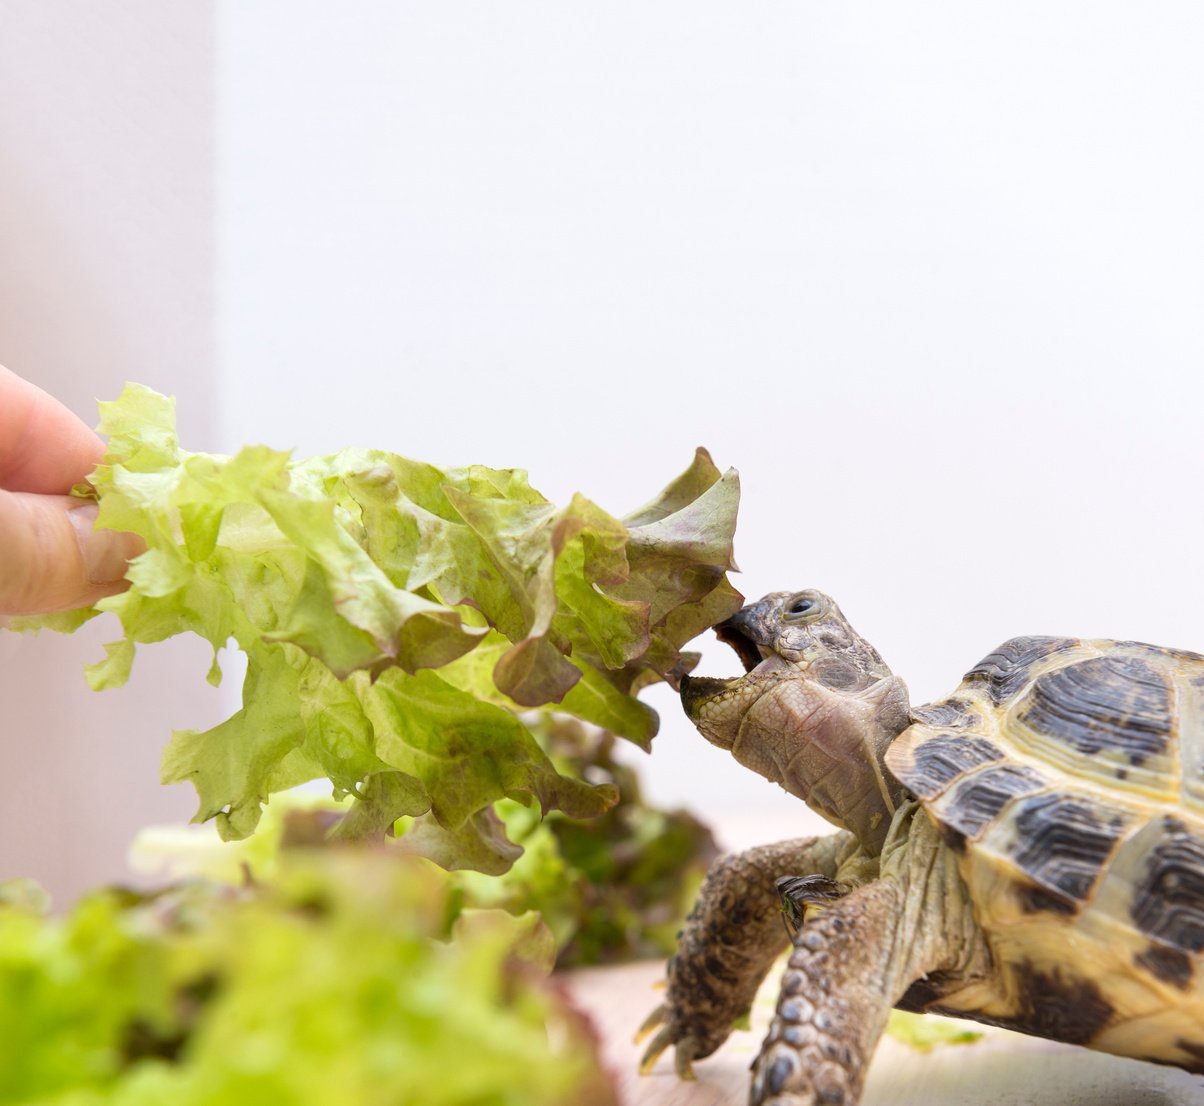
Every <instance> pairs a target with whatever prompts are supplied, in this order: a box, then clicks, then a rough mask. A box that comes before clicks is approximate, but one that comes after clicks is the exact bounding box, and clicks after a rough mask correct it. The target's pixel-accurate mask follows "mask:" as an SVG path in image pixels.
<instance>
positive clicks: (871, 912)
mask: <svg viewBox="0 0 1204 1106" xmlns="http://www.w3.org/2000/svg"><path fill="white" fill-rule="evenodd" d="M902 912H903V891H902V889H901V888H900V887H899V886H898V885H897V884H896V883H895V882H894V881H892V880H876V881H875V882H873V883H869V884H866V885H865V886H864V887H860V888H858V889H857V890H856V891H853V892H851V893H850V894H849V895H847V896H846V897H844V898H843V899H840V900H839V901H837V902H835V903H834V904H833V905H832V906H830V907H828V908H827V909H825V910H824V911H823V912H822V913H821V914H819V915H818V916H817V917H815V918H813V919H812V920H810V921H808V922H807V924H806V925H804V926H803V927H802V928H801V929H800V930H799V931H798V933H797V935H796V937H795V941H794V951H793V952H792V953H791V955H790V960H789V962H788V964H787V967H786V971H785V973H784V974H783V976H782V989H781V996H780V998H779V1000H778V1006H777V1014H776V1016H775V1017H774V1020H773V1024H772V1026H771V1027H770V1030H769V1034H768V1036H767V1037H766V1038H765V1043H764V1045H762V1047H761V1054H760V1055H759V1056H758V1057H757V1060H756V1062H755V1063H754V1064H753V1082H752V1093H751V1095H750V1098H749V1101H750V1103H751V1106H820V1104H824V1106H855V1104H856V1103H857V1101H858V1100H859V1098H860V1096H861V1088H862V1085H863V1083H864V1081H865V1073H866V1069H867V1067H868V1066H869V1062H870V1058H871V1057H872V1056H873V1053H874V1049H875V1047H876V1046H877V1044H878V1038H879V1037H880V1036H881V1035H882V1031H883V1029H884V1028H885V1027H886V1020H887V1017H888V1016H889V1014H890V1010H891V1007H892V1005H893V1004H894V1002H895V1001H896V1000H897V998H898V995H897V994H896V993H895V992H896V991H897V990H898V989H899V986H900V983H899V978H898V977H899V973H898V970H897V966H896V965H895V964H894V963H893V962H892V961H893V956H894V949H895V940H894V935H895V929H896V926H897V924H898V921H899V917H900V915H901V914H902Z"/></svg>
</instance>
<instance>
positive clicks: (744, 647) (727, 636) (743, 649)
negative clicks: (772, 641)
mask: <svg viewBox="0 0 1204 1106" xmlns="http://www.w3.org/2000/svg"><path fill="white" fill-rule="evenodd" d="M715 636H716V637H717V638H718V639H719V640H720V641H722V642H724V643H725V644H727V645H730V646H731V647H732V648H733V649H734V650H735V651H736V656H738V657H739V658H740V663H741V664H742V665H744V671H745V672H751V671H752V670H753V669H754V668H756V667H757V665H759V664H760V663H761V661H763V660H764V659H765V658H764V657H762V656H761V650H760V649H759V648H757V643H756V642H755V641H753V639H752V638H751V637H749V636H748V634H747V633H746V632H745V631H744V629H743V628H742V627H740V626H736V625H734V624H733V623H732V620H731V619H729V620H728V621H727V622H720V623H719V625H718V626H716V627H715Z"/></svg>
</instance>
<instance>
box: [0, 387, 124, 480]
mask: <svg viewBox="0 0 1204 1106" xmlns="http://www.w3.org/2000/svg"><path fill="white" fill-rule="evenodd" d="M103 455H104V443H103V442H102V441H101V440H100V438H99V437H98V436H97V435H96V434H95V433H93V431H91V430H89V429H88V427H87V426H86V425H85V424H84V423H83V421H82V420H81V419H79V418H78V417H77V416H76V415H74V414H73V413H72V412H71V411H69V410H67V408H66V407H64V406H63V405H62V404H61V403H59V401H58V400H57V399H55V398H53V397H52V396H49V395H47V394H46V393H45V392H44V391H42V389H41V388H39V387H37V386H36V385H34V384H30V383H29V381H28V380H22V379H21V378H20V377H19V376H17V375H16V374H15V373H12V372H9V370H8V369H6V368H4V366H3V365H0V488H7V489H8V490H9V491H14V492H42V493H45V494H48V495H53V494H57V493H66V492H69V491H70V490H71V486H72V485H73V484H77V483H79V481H81V480H83V479H84V477H86V476H87V475H88V473H90V472H91V471H92V470H93V469H94V468H95V467H96V465H97V464H98V463H99V462H100V459H101V457H102V456H103Z"/></svg>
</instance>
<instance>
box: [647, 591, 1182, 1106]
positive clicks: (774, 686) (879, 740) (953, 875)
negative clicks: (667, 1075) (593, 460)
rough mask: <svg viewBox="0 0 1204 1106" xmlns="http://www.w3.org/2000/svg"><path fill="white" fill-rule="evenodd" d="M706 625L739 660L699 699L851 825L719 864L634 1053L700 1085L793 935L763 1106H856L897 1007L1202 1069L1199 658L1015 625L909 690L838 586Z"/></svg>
mask: <svg viewBox="0 0 1204 1106" xmlns="http://www.w3.org/2000/svg"><path fill="white" fill-rule="evenodd" d="M715 629H716V631H717V634H718V637H719V638H720V640H722V641H725V642H727V643H728V644H730V645H731V646H733V647H734V649H735V651H736V653H737V654H738V655H739V657H740V659H741V661H742V663H743V666H744V669H745V674H744V675H743V676H739V677H736V678H734V679H730V680H722V679H712V678H708V677H694V678H691V677H688V676H687V677H685V678H684V679H683V680H682V683H681V688H680V692H681V699H682V703H683V706H684V708H685V711H686V713H687V715H688V716H689V717H690V718H691V720H692V721H693V722H694V723H695V725H696V726H697V728H698V729H699V730H700V731H701V733H702V734H703V736H704V737H706V738H707V739H708V740H709V741H711V742H712V743H714V744H715V745H718V746H720V747H721V748H724V749H727V750H729V751H730V752H731V753H732V754H733V755H734V756H735V758H736V759H737V760H738V761H739V762H740V763H742V764H744V765H746V766H748V767H750V768H752V769H754V770H755V771H757V772H759V773H760V774H761V775H763V776H765V777H767V778H768V779H770V780H772V781H773V782H775V783H778V784H780V785H781V786H782V787H783V788H784V789H785V790H787V791H789V792H790V793H792V794H794V795H797V796H798V797H799V798H801V799H803V800H805V801H806V802H807V803H808V804H809V805H810V806H811V807H812V808H813V809H814V810H816V811H817V812H818V813H819V814H821V815H823V816H824V817H825V818H826V819H828V820H829V821H831V822H833V823H834V824H835V825H836V826H838V827H839V828H840V830H841V832H839V833H835V834H832V835H830V836H825V837H818V838H810V839H799V840H794V841H786V842H781V843H779V844H774V845H768V846H763V847H760V848H756V849H752V850H750V851H748V852H745V853H740V854H737V855H734V856H729V857H725V858H723V859H721V860H720V861H719V862H718V863H717V864H716V865H715V867H713V868H712V870H711V872H710V873H709V874H708V876H707V879H706V881H705V883H704V885H703V888H702V890H701V892H700V894H699V899H698V902H697V904H696V906H695V908H694V910H693V911H692V913H691V914H690V917H689V918H688V920H687V922H686V924H685V927H684V928H683V930H682V933H681V934H680V935H679V939H678V948H677V952H676V954H675V955H674V956H673V957H672V958H671V960H670V961H669V965H668V969H667V974H668V986H667V991H666V996H665V1001H664V1003H663V1004H662V1005H661V1006H660V1007H659V1008H658V1009H657V1010H655V1011H654V1012H653V1014H652V1015H651V1016H650V1017H649V1019H648V1020H647V1022H645V1025H644V1027H643V1030H642V1035H644V1034H647V1033H650V1032H652V1031H653V1030H658V1032H657V1034H656V1036H655V1038H654V1039H653V1040H652V1042H651V1044H650V1045H649V1046H648V1049H647V1052H646V1053H645V1055H644V1060H643V1063H642V1065H641V1066H642V1070H644V1071H649V1070H651V1068H652V1067H653V1065H654V1064H655V1063H656V1061H657V1058H658V1057H659V1056H660V1054H661V1053H662V1052H663V1051H664V1050H665V1049H666V1048H668V1047H670V1046H674V1048H675V1058H676V1067H677V1071H678V1074H679V1075H680V1076H682V1077H683V1078H691V1077H692V1076H693V1069H692V1064H693V1061H694V1060H697V1059H700V1058H701V1057H705V1056H707V1055H709V1054H710V1053H712V1052H713V1051H714V1050H715V1049H716V1048H718V1047H719V1045H720V1044H722V1043H723V1041H724V1040H725V1039H726V1037H727V1036H728V1033H729V1031H730V1029H731V1028H732V1024H733V1022H734V1021H736V1020H737V1019H738V1018H740V1017H742V1016H743V1015H744V1014H746V1013H747V1011H748V1009H749V1008H750V1006H751V1003H752V999H753V997H754V995H755V993H756V991H757V989H758V986H759V985H760V983H761V982H762V980H763V979H764V977H765V976H766V975H767V974H768V972H769V970H770V968H771V967H772V965H773V963H774V961H775V960H776V959H777V957H778V956H779V955H780V954H781V952H782V951H784V950H785V949H786V948H787V947H791V946H792V947H791V951H790V955H789V959H788V961H787V966H786V969H785V972H784V974H783V977H782V981H781V990H780V997H779V999H778V1002H777V1008H776V1014H775V1017H774V1019H773V1022H772V1025H771V1028H770V1030H769V1033H768V1036H767V1037H766V1038H765V1041H764V1043H763V1045H762V1047H761V1051H760V1054H759V1055H758V1057H757V1059H756V1061H755V1062H754V1064H753V1075H752V1086H751V1095H750V1102H751V1103H753V1104H754V1106H804V1104H808V1106H810V1104H812V1103H827V1104H843V1106H854V1104H855V1103H856V1102H857V1101H858V1099H859V1097H860V1094H861V1088H862V1084H863V1081H864V1076H865V1072H866V1068H867V1066H868V1063H869V1060H870V1058H871V1056H872V1054H873V1051H874V1048H875V1047H876V1045H877V1042H878V1038H879V1036H880V1035H881V1033H882V1030H883V1028H884V1026H885V1024H886V1020H887V1016H888V1014H889V1012H890V1009H891V1008H892V1007H894V1006H898V1007H900V1008H902V1009H905V1010H912V1011H932V1012H938V1013H941V1014H947V1015H953V1016H955V1017H960V1018H968V1019H972V1020H974V1021H978V1022H984V1023H987V1024H989V1025H996V1026H1006V1027H1008V1028H1010V1029H1015V1030H1019V1031H1021V1032H1023V1033H1029V1034H1034V1035H1036V1036H1040V1037H1046V1038H1050V1039H1053V1040H1058V1041H1065V1042H1070V1043H1072V1044H1077V1045H1085V1046H1088V1047H1090V1048H1094V1049H1100V1050H1103V1051H1105V1052H1111V1053H1116V1054H1118V1055H1121V1056H1129V1057H1136V1058H1138V1059H1143V1060H1150V1061H1155V1062H1158V1063H1164V1064H1173V1065H1178V1066H1180V1067H1182V1068H1185V1069H1187V1070H1188V1071H1191V1072H1195V1073H1197V1074H1201V1073H1204V957H1202V955H1201V950H1202V949H1204V656H1201V655H1199V654H1196V653H1190V652H1186V651H1182V650H1177V649H1165V648H1159V647H1157V646H1153V645H1145V644H1141V643H1138V642H1131V641H1107V640H1080V639H1077V638H1061V637H1019V638H1013V639H1012V640H1010V641H1008V642H1006V643H1005V644H1003V645H1001V646H1000V647H999V648H998V649H997V650H995V652H993V653H991V654H990V655H988V656H987V657H986V658H984V659H983V660H982V661H980V662H979V663H978V664H976V665H975V666H974V667H973V668H972V669H970V671H969V672H968V673H967V674H966V676H965V677H964V679H963V680H962V682H961V684H960V686H959V687H958V688H957V690H956V691H954V692H953V694H952V695H950V696H949V697H948V698H946V699H943V700H941V701H939V702H935V703H932V704H930V705H928V706H924V707H919V708H916V709H912V708H910V707H909V703H908V694H907V688H906V686H905V684H904V683H903V681H902V680H901V679H900V678H899V677H897V676H895V675H893V674H892V673H891V671H890V669H889V668H887V666H886V665H885V664H884V663H883V661H882V658H881V657H880V656H879V655H878V653H877V651H876V650H875V649H874V648H873V646H872V645H870V644H869V643H868V642H867V641H866V640H865V639H863V638H862V637H860V636H859V635H858V634H857V633H856V632H855V631H854V630H853V628H852V627H851V626H850V625H849V623H848V621H847V620H846V619H845V617H844V615H843V614H842V613H841V611H840V608H839V607H838V606H837V605H836V604H835V603H834V602H833V601H832V600H831V599H830V598H829V597H828V596H826V595H824V594H823V593H822V592H819V591H814V590H806V591H799V592H774V593H772V594H770V595H767V596H765V597H764V598H763V599H761V600H760V601H759V602H756V603H753V604H751V605H749V606H747V607H745V608H744V609H743V610H741V611H739V612H738V613H737V614H736V615H734V616H733V617H732V618H730V619H728V620H727V621H726V622H723V623H721V624H720V625H719V626H717V627H716V628H715ZM783 913H784V914H785V915H786V917H787V921H788V922H789V921H791V920H793V923H794V932H793V939H792V940H791V939H790V938H789V937H788V935H787V929H788V928H790V927H789V926H788V927H783V925H782V915H783Z"/></svg>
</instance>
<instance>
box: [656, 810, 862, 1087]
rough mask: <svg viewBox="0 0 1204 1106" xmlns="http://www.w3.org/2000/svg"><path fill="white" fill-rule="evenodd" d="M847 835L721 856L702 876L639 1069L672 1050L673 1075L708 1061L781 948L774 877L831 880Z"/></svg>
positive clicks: (686, 1074)
mask: <svg viewBox="0 0 1204 1106" xmlns="http://www.w3.org/2000/svg"><path fill="white" fill-rule="evenodd" d="M851 843H852V837H851V835H850V834H847V833H838V834H833V835H831V836H829V837H819V838H814V837H812V838H800V839H797V840H793V841H782V842H779V843H777V844H774V845H764V846H761V847H759V848H755V849H750V850H748V851H747V852H743V853H736V854H734V855H731V856H725V857H722V858H721V859H720V860H719V861H717V862H716V864H715V865H714V866H713V867H712V868H711V870H710V872H709V873H708V874H707V878H706V881H705V882H704V883H703V885H702V890H701V891H700V892H699V894H698V901H697V903H696V904H695V906H694V909H693V911H691V913H690V916H689V918H687V919H686V924H685V926H684V928H683V929H682V932H681V934H680V935H679V937H678V945H677V952H676V954H675V955H674V956H673V957H672V959H670V961H669V964H668V977H669V978H668V989H667V992H666V995H665V1001H664V1003H663V1004H662V1005H661V1006H659V1007H658V1008H657V1009H656V1010H654V1011H653V1012H652V1014H651V1015H650V1016H649V1018H648V1020H647V1021H645V1022H644V1025H643V1027H642V1028H641V1030H640V1033H639V1035H638V1036H637V1040H639V1039H640V1038H642V1037H643V1036H645V1035H646V1034H648V1033H651V1032H652V1031H653V1030H657V1033H656V1036H655V1037H654V1038H653V1040H652V1043H651V1044H650V1045H649V1046H648V1049H647V1051H646V1052H645V1053H644V1058H643V1061H642V1063H641V1064H640V1071H641V1072H643V1073H647V1072H649V1071H651V1070H652V1067H653V1065H654V1064H655V1063H656V1061H657V1059H658V1058H659V1057H660V1055H661V1053H662V1052H664V1051H665V1049H667V1048H669V1047H670V1046H674V1051H675V1061H676V1067H677V1073H678V1075H679V1076H681V1077H682V1078H683V1079H691V1078H693V1061H694V1060H698V1059H701V1058H702V1057H704V1056H709V1055H710V1054H711V1053H712V1052H714V1051H715V1049H717V1048H718V1047H719V1046H720V1045H721V1044H723V1042H724V1041H725V1040H727V1037H728V1034H729V1033H731V1031H732V1025H733V1023H734V1022H735V1021H737V1020H738V1019H739V1018H741V1017H743V1016H744V1015H745V1014H747V1013H748V1010H749V1007H750V1006H751V1005H752V1001H753V998H754V997H755V996H756V993H757V988H758V987H759V986H760V985H761V981H762V980H763V979H764V978H765V976H766V975H767V974H768V972H769V969H770V968H771V967H772V966H773V962H774V960H776V959H777V957H778V955H779V954H780V953H781V952H782V950H783V949H785V948H786V947H787V946H788V943H789V941H788V938H787V935H786V929H785V927H784V926H783V924H782V916H781V906H780V902H779V898H778V892H777V889H776V886H775V884H776V882H777V880H778V879H779V878H780V877H782V876H786V875H796V874H798V873H799V872H800V871H802V872H814V873H816V874H818V875H823V876H827V877H828V878H829V879H831V878H834V877H835V875H836V868H837V865H838V862H839V859H840V858H841V856H842V855H843V853H844V852H845V851H847V849H848V848H850V847H851Z"/></svg>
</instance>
